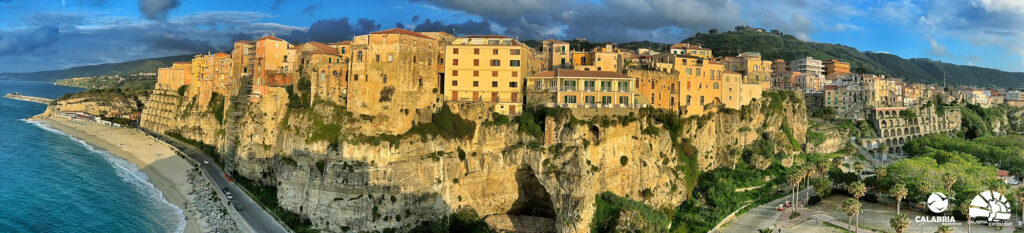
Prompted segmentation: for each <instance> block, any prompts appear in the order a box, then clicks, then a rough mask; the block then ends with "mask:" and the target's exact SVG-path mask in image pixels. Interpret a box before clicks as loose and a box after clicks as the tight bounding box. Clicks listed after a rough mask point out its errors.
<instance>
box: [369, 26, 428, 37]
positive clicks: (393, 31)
mask: <svg viewBox="0 0 1024 233" xmlns="http://www.w3.org/2000/svg"><path fill="white" fill-rule="evenodd" d="M370 34H404V35H410V36H415V37H422V38H427V39H433V38H430V37H429V36H426V35H423V34H420V33H418V32H413V31H409V30H405V29H401V28H392V29H388V30H384V31H379V32H371V33H370Z"/></svg>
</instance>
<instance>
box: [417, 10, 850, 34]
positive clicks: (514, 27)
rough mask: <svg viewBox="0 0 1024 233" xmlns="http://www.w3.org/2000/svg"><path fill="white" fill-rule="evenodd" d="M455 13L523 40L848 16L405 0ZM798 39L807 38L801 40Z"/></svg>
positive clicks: (805, 30) (806, 29)
mask: <svg viewBox="0 0 1024 233" xmlns="http://www.w3.org/2000/svg"><path fill="white" fill-rule="evenodd" d="M410 1H411V2H413V3H424V4H429V5H433V6H436V7H440V8H444V9H449V10H454V11H460V12H464V13H467V14H470V15H475V16H479V17H481V18H483V20H484V21H486V22H491V23H494V24H497V25H498V26H500V27H502V28H505V31H504V32H501V33H503V34H506V35H509V36H520V37H522V38H525V39H547V38H559V37H567V38H575V37H586V38H589V39H591V40H596V41H614V42H625V41H633V40H653V41H661V42H666V41H669V42H671V41H678V40H681V39H683V37H685V36H686V35H689V34H692V33H693V32H704V31H708V30H709V29H715V28H717V29H719V30H725V29H731V28H733V27H734V26H737V25H760V26H765V27H776V28H779V29H786V30H787V33H792V34H802V35H808V34H809V33H810V32H813V31H814V30H815V28H814V26H815V25H814V22H818V21H816V20H817V19H818V18H822V17H821V16H823V15H830V16H832V17H843V16H845V15H847V14H853V13H855V12H854V11H849V9H847V8H843V7H842V6H844V4H840V3H841V2H839V3H837V2H836V1H835V0H819V1H806V0H780V1H760V0H592V1H580V0H551V1H544V0H509V1H476V0H410ZM802 38H804V39H806V38H807V37H806V36H803V37H802Z"/></svg>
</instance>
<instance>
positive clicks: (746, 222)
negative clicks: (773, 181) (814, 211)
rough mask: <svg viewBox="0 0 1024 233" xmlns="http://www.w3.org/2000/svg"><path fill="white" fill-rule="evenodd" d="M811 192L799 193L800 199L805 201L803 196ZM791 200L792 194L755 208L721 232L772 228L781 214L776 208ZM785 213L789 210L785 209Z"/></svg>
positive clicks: (810, 190)
mask: <svg viewBox="0 0 1024 233" xmlns="http://www.w3.org/2000/svg"><path fill="white" fill-rule="evenodd" d="M813 191H814V189H813V188H806V190H804V191H801V192H800V199H803V200H807V199H806V197H805V196H806V195H808V194H811V192H813ZM792 199H793V198H792V194H790V195H786V196H785V197H781V198H779V199H775V200H773V201H770V202H768V203H765V204H764V205H761V206H758V207H755V208H753V209H751V210H750V211H747V213H746V214H743V215H742V216H740V217H739V219H737V220H736V222H733V223H732V224H729V226H727V227H726V228H725V229H724V230H722V232H727V233H729V232H736V233H750V232H757V230H759V229H764V228H769V227H773V226H774V225H775V220H777V219H778V218H779V215H781V214H782V212H781V211H779V210H778V209H776V208H777V207H778V206H779V205H781V204H782V203H785V202H786V201H787V200H792ZM786 211H790V210H789V209H786ZM772 229H775V228H772Z"/></svg>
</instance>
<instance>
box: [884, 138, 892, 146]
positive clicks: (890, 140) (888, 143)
mask: <svg viewBox="0 0 1024 233" xmlns="http://www.w3.org/2000/svg"><path fill="white" fill-rule="evenodd" d="M885 144H886V145H889V147H892V139H885Z"/></svg>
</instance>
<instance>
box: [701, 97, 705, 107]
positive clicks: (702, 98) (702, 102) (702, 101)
mask: <svg viewBox="0 0 1024 233" xmlns="http://www.w3.org/2000/svg"><path fill="white" fill-rule="evenodd" d="M700 105H701V106H703V105H704V96H700Z"/></svg>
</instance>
